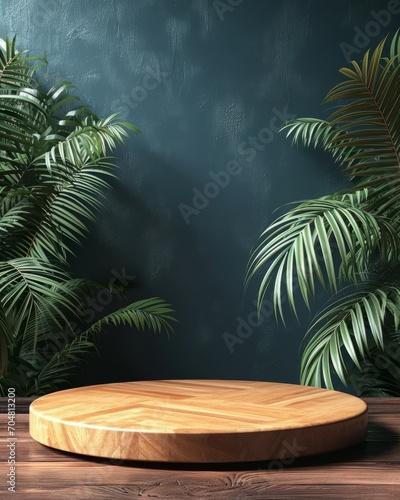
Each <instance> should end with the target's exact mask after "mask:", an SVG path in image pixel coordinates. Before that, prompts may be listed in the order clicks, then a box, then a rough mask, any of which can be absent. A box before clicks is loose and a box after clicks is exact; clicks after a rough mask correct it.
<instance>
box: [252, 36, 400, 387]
mask: <svg viewBox="0 0 400 500" xmlns="http://www.w3.org/2000/svg"><path fill="white" fill-rule="evenodd" d="M340 73H341V74H342V76H343V80H342V81H341V82H340V83H338V84H337V85H335V86H334V87H333V88H332V89H331V90H330V91H329V92H328V94H327V96H326V98H325V103H328V104H329V105H330V106H334V111H333V112H332V113H331V114H330V116H329V117H328V118H327V119H325V120H322V119H316V118H299V119H295V120H292V121H290V122H289V123H287V124H286V125H285V127H284V129H285V130H286V132H287V135H288V136H291V137H292V139H293V142H294V143H295V144H297V143H302V144H303V145H304V146H306V147H314V148H315V147H321V148H323V149H324V150H326V151H328V152H329V153H330V154H331V155H332V156H333V158H334V160H335V161H336V162H337V164H338V165H340V167H341V168H342V169H343V171H344V173H345V174H346V175H347V176H348V177H349V180H350V187H349V189H346V191H345V192H339V193H334V194H332V195H328V196H323V197H321V198H317V199H309V200H304V201H302V202H300V203H297V204H296V205H295V206H294V207H293V208H291V209H289V210H288V211H287V212H286V213H285V214H284V215H282V216H281V217H279V218H278V219H277V220H275V221H274V222H273V223H272V224H270V225H269V226H268V227H267V229H266V230H265V231H264V233H263V234H262V236H261V239H260V242H259V245H258V246H257V248H256V249H255V251H254V253H252V255H251V257H250V261H249V267H248V273H247V281H248V280H250V279H251V278H253V277H254V275H256V274H258V271H259V270H261V269H262V270H263V274H262V279H261V284H260V286H259V293H258V304H259V306H260V305H261V304H262V302H263V299H264V296H265V293H266V292H267V290H269V289H272V290H273V297H274V305H275V312H276V316H277V319H278V318H281V319H284V316H285V312H286V311H284V309H283V307H282V297H283V296H285V297H287V298H288V303H289V305H290V308H291V310H292V311H293V312H294V313H296V304H298V299H299V296H300V298H301V300H302V302H304V303H305V304H306V305H307V307H310V304H311V300H312V299H313V298H315V295H316V293H317V290H318V287H324V288H326V289H329V290H330V291H331V292H332V296H333V300H332V303H330V304H329V305H328V306H326V307H325V308H324V310H322V311H321V312H319V313H318V314H317V316H316V317H315V318H314V321H313V322H312V324H311V326H310V328H309V330H308V331H307V332H306V334H305V338H304V340H305V346H304V350H303V353H302V361H301V374H300V376H301V383H302V384H305V385H315V386H321V385H325V386H326V387H328V388H333V386H334V382H333V380H334V379H333V374H335V375H336V376H338V377H339V379H340V380H341V381H342V382H343V383H344V384H348V383H349V382H350V383H353V385H354V386H355V387H356V389H357V390H358V391H360V393H362V394H368V395H400V334H399V324H400V36H399V32H397V33H396V34H395V35H394V36H393V38H392V39H391V41H390V43H389V45H388V40H387V37H386V38H385V39H384V40H382V41H381V42H380V43H379V44H378V45H377V47H376V48H375V50H373V51H371V50H368V51H366V53H365V55H364V57H363V59H362V62H361V64H358V63H357V62H355V61H352V63H351V67H346V68H342V69H341V70H340ZM297 286H298V293H297V294H296V288H297Z"/></svg>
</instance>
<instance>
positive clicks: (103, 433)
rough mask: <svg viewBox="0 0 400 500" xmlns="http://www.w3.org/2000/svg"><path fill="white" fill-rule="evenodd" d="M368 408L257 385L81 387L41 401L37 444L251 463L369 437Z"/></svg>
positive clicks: (341, 397)
mask: <svg viewBox="0 0 400 500" xmlns="http://www.w3.org/2000/svg"><path fill="white" fill-rule="evenodd" d="M367 420H368V417H367V406H366V404H365V402H363V401H362V400H361V399H359V398H356V397H354V396H350V395H348V394H343V393H340V392H336V391H330V390H326V389H316V388H311V387H304V386H299V385H291V384H279V383H272V382H254V381H221V380H163V381H145V382H125V383H117V384H104V385H96V386H88V387H79V388H74V389H69V390H65V391H59V392H55V393H52V394H48V395H46V396H43V397H40V398H38V399H36V400H35V401H34V402H33V403H32V404H31V406H30V410H29V431H30V434H31V436H32V437H33V438H34V439H35V440H37V441H38V442H40V443H42V444H44V445H47V446H50V447H53V448H57V449H59V450H64V451H68V452H74V453H79V454H84V455H91V456H97V457H106V458H111V459H117V460H126V459H128V460H141V461H157V462H181V463H196V462H197V463H204V462H213V463H218V462H246V461H256V460H270V459H278V460H281V461H282V462H285V461H286V463H289V462H290V460H293V458H297V457H299V456H306V455H313V454H317V453H323V452H327V451H333V450H337V449H340V448H343V447H347V446H350V445H353V444H356V443H358V442H360V441H362V440H363V439H364V437H365V434H366V428H367Z"/></svg>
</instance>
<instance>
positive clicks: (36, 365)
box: [0, 38, 175, 396]
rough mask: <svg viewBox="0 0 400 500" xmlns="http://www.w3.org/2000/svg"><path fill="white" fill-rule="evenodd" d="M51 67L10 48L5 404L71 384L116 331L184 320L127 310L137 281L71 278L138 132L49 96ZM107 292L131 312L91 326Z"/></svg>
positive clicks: (3, 209) (4, 182)
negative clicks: (119, 157)
mask: <svg viewBox="0 0 400 500" xmlns="http://www.w3.org/2000/svg"><path fill="white" fill-rule="evenodd" d="M46 64H47V63H46V61H45V59H44V58H40V57H28V55H27V54H26V52H19V51H17V50H16V48H15V38H14V39H13V40H10V39H8V38H6V39H5V40H1V48H0V349H1V358H0V394H1V395H5V394H6V393H7V388H9V387H13V388H15V391H16V394H17V395H19V396H30V395H32V394H36V395H40V394H43V393H46V392H50V391H52V390H55V389H56V388H57V387H59V386H60V385H62V384H63V383H65V382H66V381H69V380H70V377H71V375H73V373H74V370H76V367H77V364H78V363H79V362H80V361H81V360H82V357H83V356H84V355H85V354H86V353H87V352H88V350H90V349H92V348H93V347H94V340H95V335H96V334H98V333H99V332H100V331H102V330H103V329H104V328H105V327H107V325H114V326H117V325H129V326H131V327H132V328H135V329H151V330H153V331H154V332H160V331H166V332H167V333H170V332H172V326H171V325H172V321H175V319H174V317H173V311H172V309H171V307H170V306H169V304H167V303H166V302H164V300H162V299H160V298H149V299H144V300H139V301H135V302H133V303H128V304H126V303H125V302H126V294H125V292H127V290H129V289H130V288H132V287H135V286H136V284H135V283H134V282H133V281H134V280H132V279H124V280H121V282H120V283H118V282H115V283H113V280H110V284H109V285H107V286H106V287H105V286H104V285H102V284H100V283H96V282H95V281H91V280H89V279H79V278H76V277H74V276H73V275H72V273H71V270H70V269H71V268H70V258H71V256H73V252H74V248H75V247H76V245H78V244H81V243H82V241H83V238H84V237H85V235H86V234H87V232H88V225H89V223H91V221H93V220H95V214H96V213H97V211H98V209H99V208H100V207H101V206H103V204H104V200H105V190H106V189H107V188H110V187H111V184H110V181H111V179H112V178H113V176H115V175H114V173H113V171H114V170H115V168H116V165H115V164H114V163H113V162H112V159H111V158H110V157H109V153H110V152H111V151H114V150H115V149H116V147H117V146H118V145H123V144H124V143H125V142H124V140H125V138H126V137H128V135H129V133H128V131H131V132H135V133H136V132H138V129H137V128H136V127H134V126H133V125H132V124H130V123H127V122H118V121H116V115H111V116H109V117H108V118H106V119H101V118H99V117H97V116H96V115H95V114H94V113H93V112H92V111H91V109H90V108H89V107H85V106H79V105H77V101H78V98H77V97H75V96H73V95H70V91H71V87H72V86H71V84H70V83H68V82H61V83H59V84H57V85H55V86H53V87H52V88H50V89H49V90H46V88H45V83H44V82H41V81H40V78H41V76H40V75H41V68H42V67H43V66H45V65H46ZM114 281H115V280H114ZM104 288H107V289H108V293H109V294H112V297H115V298H116V299H118V298H124V297H125V302H124V306H123V307H120V308H119V309H117V310H114V311H112V312H110V313H108V314H106V315H103V316H102V317H99V315H98V314H97V316H96V317H94V315H93V317H91V318H90V320H89V319H88V315H87V311H86V314H85V311H83V309H84V308H83V307H82V304H84V303H85V299H87V298H88V297H90V296H93V294H97V293H99V290H101V289H104ZM114 309H115V308H114Z"/></svg>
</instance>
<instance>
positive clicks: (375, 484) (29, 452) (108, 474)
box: [0, 398, 400, 500]
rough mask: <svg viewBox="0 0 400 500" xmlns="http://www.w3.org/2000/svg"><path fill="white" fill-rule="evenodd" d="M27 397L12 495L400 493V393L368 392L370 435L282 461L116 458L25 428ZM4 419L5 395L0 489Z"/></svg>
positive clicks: (0, 433) (0, 416)
mask: <svg viewBox="0 0 400 500" xmlns="http://www.w3.org/2000/svg"><path fill="white" fill-rule="evenodd" d="M30 402H31V400H26V399H23V398H20V399H17V409H16V418H15V422H16V425H15V436H13V438H12V439H13V440H14V442H15V448H14V451H15V458H16V475H15V481H16V493H17V495H16V496H15V497H14V498H22V499H24V498H30V499H32V500H34V499H37V500H43V499H53V498H54V499H57V500H62V499H69V498H71V499H72V498H79V499H90V498H94V499H111V498H112V499H114V498H117V499H119V498H121V499H122V498H166V499H177V500H180V499H184V498H197V499H202V498H204V499H213V500H218V499H222V498H224V499H229V500H231V499H232V500H235V499H237V500H239V499H240V500H242V499H247V498H259V499H268V498H271V499H280V498H293V499H295V498H296V499H297V498H314V499H324V500H325V499H344V500H346V499H353V498H354V499H356V498H357V499H359V498H363V499H376V498H382V499H385V500H386V499H392V498H393V499H396V500H397V499H398V498H399V497H400V495H399V493H400V398H382V399H379V398H365V402H366V403H367V405H368V409H369V423H368V432H367V438H366V440H365V441H364V442H362V443H360V444H358V445H356V446H354V447H352V448H348V449H345V450H342V451H337V452H332V453H329V454H326V455H318V456H313V457H299V458H295V459H286V460H285V462H286V463H283V462H282V461H279V460H273V461H269V462H248V463H235V464H218V465H210V464H208V465H207V464H198V465H196V464H186V465H179V464H165V463H164V464H161V463H154V462H152V463H146V462H129V461H120V462H119V461H112V460H111V461H110V460H109V459H101V458H93V457H85V456H80V455H74V454H71V453H68V452H63V451H57V450H55V449H51V448H47V447H45V446H43V445H41V444H39V443H38V442H36V441H34V440H33V439H32V438H31V437H30V436H29V432H28V408H29V403H30ZM7 421H8V417H7V400H6V399H4V398H3V399H0V457H1V462H0V493H1V497H3V492H7V486H8V485H7V479H8V476H7V474H8V473H9V471H10V465H9V464H8V463H7V461H8V458H9V456H10V454H11V452H10V450H12V447H9V446H8V445H10V443H11V442H12V441H11V438H10V435H9V433H8V429H7ZM14 438H15V439H14ZM293 445H294V446H296V443H293ZM292 451H293V450H292ZM288 462H290V463H288ZM10 495H11V493H10ZM4 496H5V495H4ZM7 496H8V495H7Z"/></svg>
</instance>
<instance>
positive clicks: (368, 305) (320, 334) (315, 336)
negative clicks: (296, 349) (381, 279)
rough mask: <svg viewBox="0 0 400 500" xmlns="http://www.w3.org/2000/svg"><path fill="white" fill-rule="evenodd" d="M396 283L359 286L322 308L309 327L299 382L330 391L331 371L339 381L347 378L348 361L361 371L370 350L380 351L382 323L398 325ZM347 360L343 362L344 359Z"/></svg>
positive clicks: (399, 308)
mask: <svg viewBox="0 0 400 500" xmlns="http://www.w3.org/2000/svg"><path fill="white" fill-rule="evenodd" d="M398 285H399V284H398V283H393V284H391V285H388V284H386V283H383V284H382V283H376V282H367V281H365V282H364V283H363V286H362V289H361V290H358V291H356V292H353V293H347V294H346V295H345V297H342V298H340V299H339V300H337V301H336V302H334V303H333V304H330V305H329V306H328V307H327V308H325V309H324V310H323V311H322V312H321V313H320V314H319V315H318V316H317V318H316V319H315V321H314V323H313V324H312V325H311V327H310V328H309V330H308V332H307V335H306V339H307V338H310V337H311V338H310V340H309V341H308V343H307V345H306V348H305V349H304V352H303V356H302V362H301V383H302V384H304V385H319V386H320V385H321V381H323V382H324V384H325V385H326V387H328V388H330V389H332V388H333V383H332V373H331V372H332V368H333V369H334V371H335V373H336V374H337V375H338V376H339V378H340V380H341V381H342V382H343V383H344V384H346V383H347V379H348V375H349V372H348V360H350V361H351V362H352V363H354V365H355V366H356V367H357V368H358V369H359V370H361V364H362V361H363V360H365V359H367V358H368V356H370V354H371V348H372V347H376V348H378V349H380V350H381V351H383V350H384V344H385V341H384V338H385V334H384V329H385V322H387V321H388V320H389V318H390V321H391V322H392V323H393V325H394V328H395V330H397V329H398V327H399V325H400V289H399V286H398ZM346 357H347V360H346Z"/></svg>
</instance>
